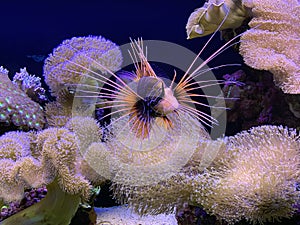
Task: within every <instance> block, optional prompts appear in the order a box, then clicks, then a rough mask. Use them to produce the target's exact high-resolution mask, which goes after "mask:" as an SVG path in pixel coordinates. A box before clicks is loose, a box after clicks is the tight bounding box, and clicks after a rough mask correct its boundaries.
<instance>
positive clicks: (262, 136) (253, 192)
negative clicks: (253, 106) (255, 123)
mask: <svg viewBox="0 0 300 225" xmlns="http://www.w3.org/2000/svg"><path fill="white" fill-rule="evenodd" d="M227 149H228V150H227V152H228V153H227V154H224V155H223V158H220V159H219V160H217V161H216V164H219V165H218V166H216V167H214V168H212V169H209V170H207V171H206V172H205V173H203V174H200V175H198V176H195V181H196V182H195V185H196V186H197V185H198V188H197V191H195V192H193V194H192V195H193V196H192V199H193V200H194V201H196V202H198V204H200V205H202V206H203V207H204V208H205V209H206V210H208V211H209V212H210V213H212V214H214V215H216V216H217V217H219V218H220V219H224V220H226V221H227V222H230V223H233V222H236V221H239V220H241V219H243V218H245V219H246V220H249V221H251V222H253V223H256V222H260V223H263V222H267V221H274V220H279V219H280V218H282V217H290V216H291V215H292V214H293V213H294V212H295V210H296V209H295V208H293V206H294V204H296V202H297V201H299V191H298V190H297V189H296V185H297V184H298V183H299V182H300V171H299V166H300V155H299V152H300V142H299V135H298V134H297V133H296V131H295V130H289V129H287V128H282V127H276V126H262V127H257V128H253V129H251V130H250V132H249V133H248V132H242V133H240V134H237V135H236V136H233V137H230V138H228V144H227Z"/></svg>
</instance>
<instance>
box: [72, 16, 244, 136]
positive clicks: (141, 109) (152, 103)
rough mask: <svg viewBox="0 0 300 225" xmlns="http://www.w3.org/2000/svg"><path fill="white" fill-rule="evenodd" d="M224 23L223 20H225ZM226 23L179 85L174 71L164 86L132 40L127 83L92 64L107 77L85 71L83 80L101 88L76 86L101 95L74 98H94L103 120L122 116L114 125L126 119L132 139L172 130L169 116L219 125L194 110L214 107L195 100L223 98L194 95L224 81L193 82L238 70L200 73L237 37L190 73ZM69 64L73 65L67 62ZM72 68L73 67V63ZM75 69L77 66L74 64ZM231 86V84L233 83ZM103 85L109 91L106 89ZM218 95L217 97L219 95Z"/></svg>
mask: <svg viewBox="0 0 300 225" xmlns="http://www.w3.org/2000/svg"><path fill="white" fill-rule="evenodd" d="M225 19H226V18H225ZM225 19H224V20H223V21H222V23H221V24H220V25H219V27H218V29H216V30H215V31H214V33H213V34H212V36H211V37H210V38H209V40H208V41H207V42H206V44H205V45H204V47H203V48H202V49H201V50H200V52H199V53H198V55H197V56H196V58H195V59H194V61H193V62H191V64H190V66H189V67H188V69H187V70H186V71H185V73H184V75H183V76H182V77H181V78H180V80H179V82H177V83H176V82H175V80H176V71H175V72H174V75H173V78H172V81H171V83H170V84H169V85H167V84H166V82H165V81H164V79H163V78H162V77H160V76H159V75H157V74H156V72H155V71H154V69H153V68H152V66H151V65H150V63H149V62H148V59H147V54H146V53H145V52H146V51H145V49H144V46H143V41H142V39H138V40H131V43H130V45H131V51H130V50H129V54H130V57H131V59H132V62H133V65H134V70H135V71H133V72H128V73H127V74H126V76H127V78H128V77H129V80H130V82H125V80H124V79H123V78H122V76H119V75H118V74H116V73H113V72H112V71H110V70H109V69H107V68H106V67H105V66H103V65H100V64H99V63H97V62H95V63H96V64H97V66H98V67H99V68H101V69H103V70H104V71H105V72H106V73H107V74H108V75H109V76H106V75H103V74H102V73H101V72H98V71H93V70H92V69H89V68H88V69H87V71H89V73H88V74H84V76H86V77H88V78H91V79H92V80H93V79H94V80H97V82H101V83H102V86H101V87H97V85H94V86H93V85H89V84H78V86H82V87H83V86H85V87H92V88H96V89H100V91H91V90H87V89H84V88H83V89H81V90H80V91H81V94H80V95H78V96H77V97H80V98H88V97H95V94H96V95H97V96H96V98H97V102H96V103H95V104H96V105H97V107H98V108H101V109H109V110H111V111H110V112H109V113H106V114H105V115H103V117H102V119H104V118H106V117H111V116H114V115H121V116H120V117H119V118H117V119H115V121H113V122H117V121H118V120H120V119H122V118H125V117H128V124H129V127H130V132H131V133H133V134H134V135H135V137H136V138H139V139H145V138H147V137H149V134H150V132H151V130H152V128H153V126H154V125H157V126H160V127H163V128H165V129H166V130H169V129H172V128H173V122H174V121H172V118H173V117H172V116H171V115H173V114H177V115H180V114H188V115H190V116H192V117H196V118H197V119H198V120H200V122H202V123H203V124H205V125H206V126H209V127H212V126H214V125H217V124H218V121H217V120H216V119H215V118H214V117H213V116H211V115H209V114H207V113H205V112H203V111H201V110H199V109H197V107H194V105H196V106H198V105H199V106H205V107H209V108H212V107H216V108H218V107H219V108H222V109H225V108H224V107H220V106H210V105H209V104H206V103H202V102H199V101H197V100H194V99H193V98H195V97H205V98H215V99H218V98H222V99H224V97H222V96H208V95H205V94H199V93H195V91H197V90H199V89H202V88H203V87H208V86H213V85H220V84H222V83H224V81H223V80H204V81H195V78H196V77H199V76H200V75H201V74H203V73H206V72H208V71H210V70H213V69H218V68H220V67H224V66H237V65H239V64H227V65H220V66H217V67H214V68H209V69H203V67H204V66H205V65H206V64H207V63H208V62H209V61H211V60H212V59H214V58H215V57H216V56H218V55H219V54H221V53H222V52H223V51H225V50H226V49H228V48H229V47H231V46H233V45H235V44H236V43H238V41H236V39H237V38H238V37H239V36H240V35H238V36H235V37H234V38H233V39H231V40H230V41H229V42H227V43H226V44H224V45H223V46H222V47H220V48H219V49H218V50H217V51H216V52H214V53H213V54H212V55H211V56H210V57H208V58H207V59H206V60H204V61H203V63H201V65H199V66H198V67H197V68H196V69H194V71H191V70H192V68H193V66H194V65H195V62H196V60H197V58H198V57H200V55H201V54H202V52H203V51H204V49H205V48H206V46H207V45H208V44H209V43H210V42H211V40H212V38H213V37H214V36H215V34H216V33H217V31H218V30H219V29H220V27H221V26H222V24H223V23H224V21H225ZM70 63H73V62H72V61H70ZM74 64H75V63H74ZM75 66H80V67H82V66H81V65H77V64H75ZM233 83H234V81H233ZM105 85H106V86H107V87H109V88H105ZM218 94H219V93H218Z"/></svg>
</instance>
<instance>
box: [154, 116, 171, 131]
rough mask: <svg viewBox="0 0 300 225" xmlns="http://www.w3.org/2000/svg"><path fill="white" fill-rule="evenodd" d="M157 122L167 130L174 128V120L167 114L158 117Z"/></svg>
mask: <svg viewBox="0 0 300 225" xmlns="http://www.w3.org/2000/svg"><path fill="white" fill-rule="evenodd" d="M156 123H157V125H159V126H161V127H163V128H165V129H166V130H168V129H172V128H173V127H174V125H173V123H172V121H171V120H170V119H169V118H168V117H166V116H163V117H156Z"/></svg>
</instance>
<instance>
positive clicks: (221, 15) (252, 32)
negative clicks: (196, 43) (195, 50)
mask: <svg viewBox="0 0 300 225" xmlns="http://www.w3.org/2000/svg"><path fill="white" fill-rule="evenodd" d="M283 9H284V10H283ZM226 14H228V16H227V17H226ZM249 17H250V18H252V19H251V20H250V22H249V24H248V25H249V27H250V29H249V30H248V31H246V32H244V33H242V34H241V44H240V54H241V55H242V56H243V58H244V61H245V63H246V64H247V65H249V66H251V67H252V68H255V69H258V70H268V71H270V72H271V73H272V74H273V75H274V82H275V83H276V85H277V86H279V87H280V88H281V89H282V90H283V91H284V92H285V93H289V94H299V93H300V88H299V87H300V66H299V65H300V58H299V55H300V50H299V49H300V41H299V36H300V26H299V24H300V19H299V18H300V3H299V1H297V0H288V1H276V2H275V1H272V0H223V1H215V0H210V1H208V2H206V3H205V4H204V6H203V7H202V8H199V9H197V10H196V11H195V12H194V13H192V14H191V16H190V18H189V20H188V23H187V27H186V29H187V36H188V38H195V37H202V36H206V35H208V34H211V33H213V32H215V31H217V29H218V28H219V30H223V29H228V28H232V29H235V28H238V27H239V26H241V25H242V24H243V21H244V20H245V19H246V18H249ZM219 26H220V27H219ZM287 44H288V47H287Z"/></svg>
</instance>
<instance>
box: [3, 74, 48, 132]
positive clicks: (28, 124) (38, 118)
mask: <svg viewBox="0 0 300 225" xmlns="http://www.w3.org/2000/svg"><path fill="white" fill-rule="evenodd" d="M3 71H4V70H2V72H0V122H1V123H5V124H6V125H9V124H13V125H15V126H17V127H19V128H20V129H25V130H26V129H37V130H40V129H42V128H43V126H44V124H45V120H44V113H43V108H42V107H41V106H40V105H39V104H38V103H36V102H34V101H32V100H31V99H30V98H29V97H28V96H27V95H26V93H25V92H23V91H22V90H21V89H19V88H18V87H17V86H16V85H14V84H13V83H12V81H11V80H10V79H9V78H8V73H5V72H3Z"/></svg>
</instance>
